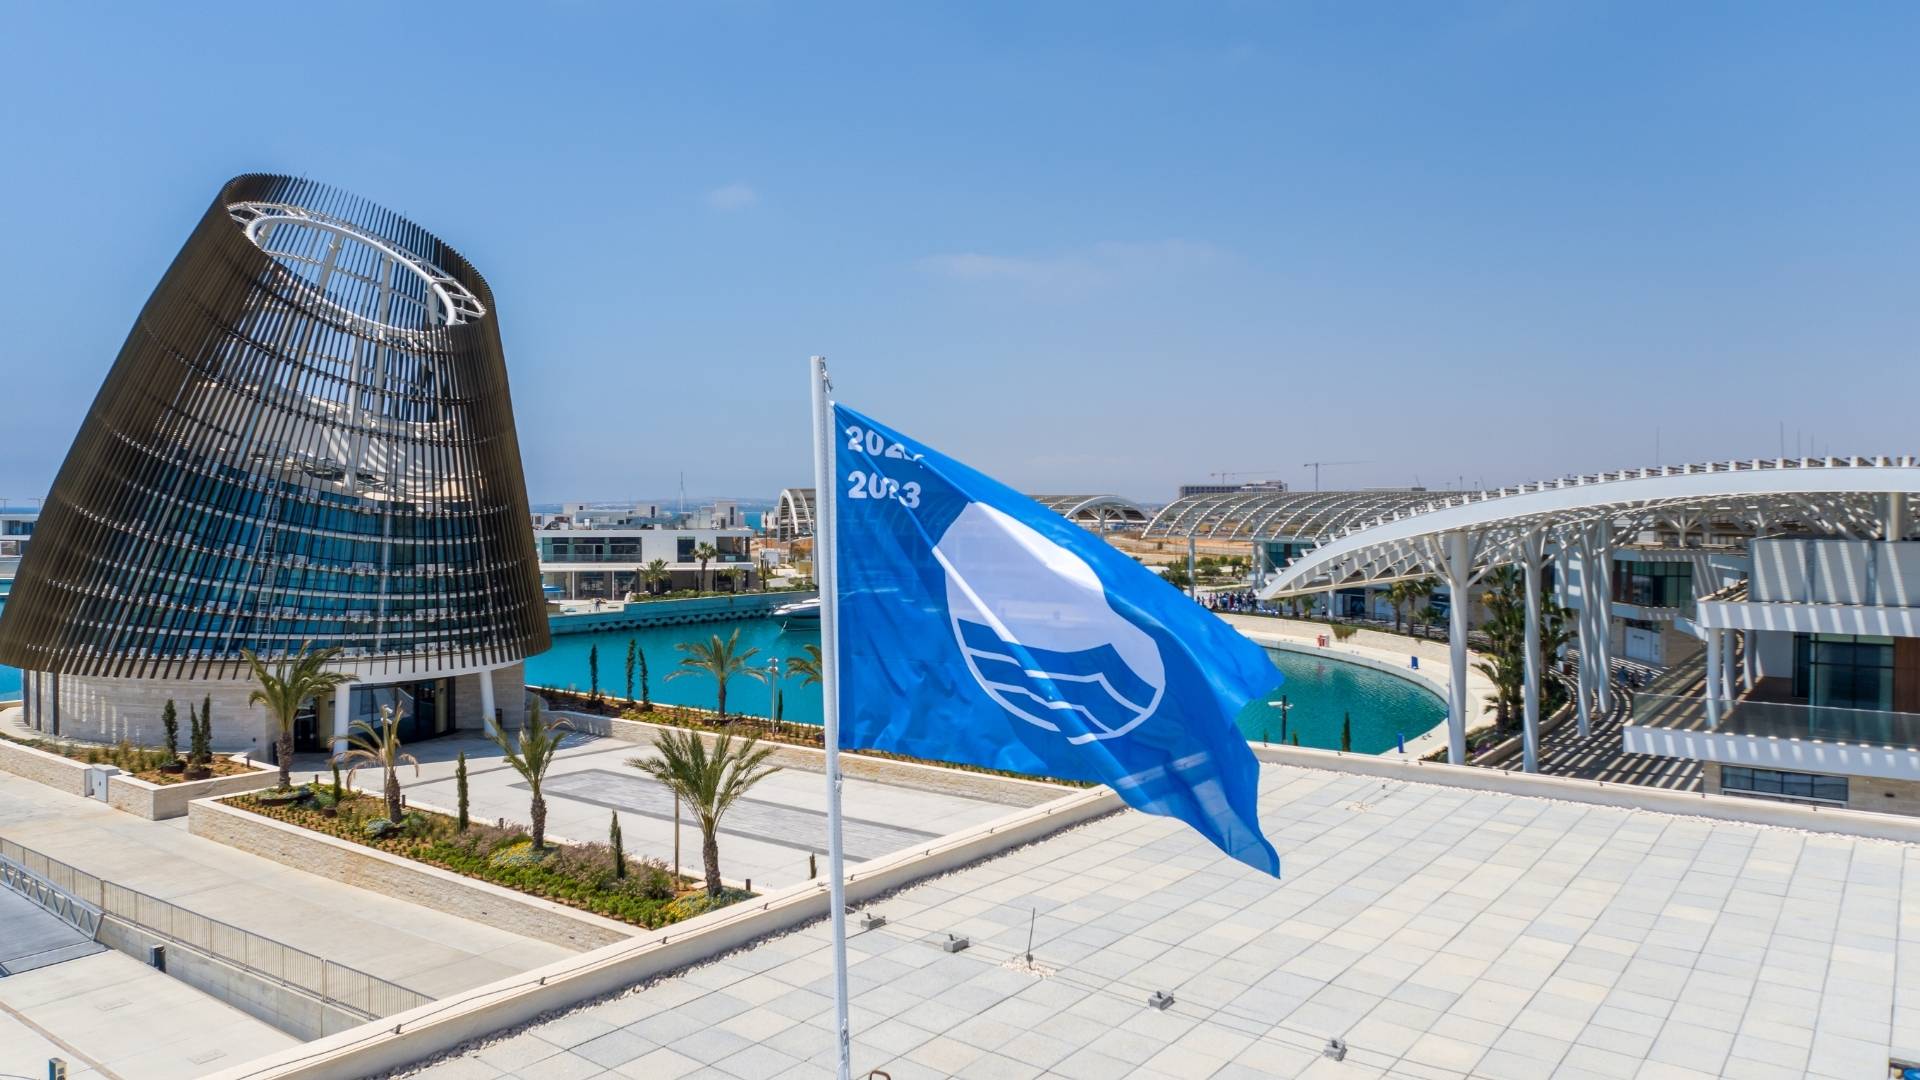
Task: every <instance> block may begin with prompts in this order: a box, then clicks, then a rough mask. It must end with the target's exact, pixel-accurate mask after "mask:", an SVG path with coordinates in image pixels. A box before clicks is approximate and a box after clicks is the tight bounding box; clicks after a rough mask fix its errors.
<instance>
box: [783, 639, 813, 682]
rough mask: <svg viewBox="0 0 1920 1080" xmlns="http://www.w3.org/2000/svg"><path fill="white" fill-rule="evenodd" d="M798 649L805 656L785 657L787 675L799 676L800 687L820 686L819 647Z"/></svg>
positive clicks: (804, 646) (806, 646) (803, 646)
mask: <svg viewBox="0 0 1920 1080" xmlns="http://www.w3.org/2000/svg"><path fill="white" fill-rule="evenodd" d="M800 649H801V651H802V652H805V653H806V654H807V655H805V656H789V657H787V674H788V675H798V676H800V677H801V678H800V685H801V686H818V685H820V679H821V674H820V664H821V660H820V646H818V645H802V646H800Z"/></svg>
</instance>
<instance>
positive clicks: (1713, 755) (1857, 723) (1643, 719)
mask: <svg viewBox="0 0 1920 1080" xmlns="http://www.w3.org/2000/svg"><path fill="white" fill-rule="evenodd" d="M1779 687H1780V683H1779V682H1778V681H1777V680H1764V679H1763V680H1761V682H1760V684H1759V685H1758V686H1756V687H1755V688H1754V689H1753V690H1751V691H1746V692H1743V693H1740V694H1737V695H1735V697H1734V698H1733V700H1732V701H1731V702H1728V703H1724V704H1723V705H1722V706H1721V714H1720V722H1719V723H1718V724H1715V725H1709V723H1708V722H1707V699H1706V692H1705V676H1704V674H1703V673H1702V672H1701V671H1699V670H1697V669H1696V670H1692V671H1686V672H1675V673H1672V674H1670V675H1669V676H1668V677H1666V678H1664V679H1662V680H1660V682H1659V683H1658V684H1656V685H1655V686H1654V687H1652V688H1651V690H1648V691H1641V692H1639V693H1636V694H1635V695H1634V697H1633V715H1632V718H1631V719H1630V720H1629V721H1628V722H1627V724H1626V726H1625V727H1623V728H1622V730H1621V745H1622V749H1624V750H1626V751H1628V752H1629V753H1640V754H1659V755H1663V756H1667V757H1679V758H1689V759H1693V760H1698V761H1717V762H1720V763H1723V764H1728V765H1747V766H1756V767H1759V768H1769V769H1788V770H1794V771H1800V772H1814V773H1832V774H1845V775H1861V776H1880V777H1886V778H1890V779H1900V780H1920V713H1905V712H1894V711H1892V710H1883V709H1844V708H1833V707H1829V706H1815V705H1805V704H1800V703H1797V702H1794V701H1789V700H1783V699H1782V696H1781V694H1780V693H1779Z"/></svg>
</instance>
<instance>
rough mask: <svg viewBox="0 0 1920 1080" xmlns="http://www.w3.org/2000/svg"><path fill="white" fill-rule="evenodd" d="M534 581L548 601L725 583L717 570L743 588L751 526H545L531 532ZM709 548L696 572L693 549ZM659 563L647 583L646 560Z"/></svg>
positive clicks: (748, 574) (751, 576)
mask: <svg viewBox="0 0 1920 1080" xmlns="http://www.w3.org/2000/svg"><path fill="white" fill-rule="evenodd" d="M533 535H534V543H535V544H536V545H537V547H538V552H539V559H540V583H541V586H542V588H543V590H544V591H545V593H546V596H547V598H548V599H549V600H620V599H624V598H625V597H626V596H627V594H629V593H644V592H648V591H650V590H663V589H695V588H719V589H724V588H726V587H727V585H726V581H727V579H726V578H725V577H723V576H722V575H723V574H724V573H731V572H734V571H738V572H739V574H740V575H741V580H738V581H735V582H733V585H734V587H735V588H737V589H741V590H745V589H747V588H750V587H753V586H756V585H758V583H759V578H758V577H757V575H756V572H755V571H754V569H753V530H751V529H748V528H745V527H740V528H728V529H677V528H671V527H667V526H659V525H611V526H597V525H596V526H593V527H590V528H587V527H576V526H572V525H551V524H550V525H548V526H545V527H543V528H540V529H538V530H536V531H535V532H534V534H533ZM703 544H704V545H709V546H711V547H712V548H713V551H714V555H713V557H712V558H710V559H709V560H708V561H707V565H706V570H705V576H704V577H703V576H702V571H701V567H700V558H699V552H700V548H701V546H702V545H703ZM655 560H658V561H660V562H662V563H664V564H665V571H666V574H667V578H666V580H665V581H664V582H659V583H653V584H651V585H650V584H649V582H648V581H647V567H648V564H650V563H652V562H654V561H655Z"/></svg>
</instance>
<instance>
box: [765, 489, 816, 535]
mask: <svg viewBox="0 0 1920 1080" xmlns="http://www.w3.org/2000/svg"><path fill="white" fill-rule="evenodd" d="M773 535H774V536H775V537H776V538H777V539H780V540H798V539H799V538H800V537H803V536H812V535H813V489H812V488H784V489H782V490H781V492H780V499H779V501H778V503H777V504H776V505H775V506H774V508H773Z"/></svg>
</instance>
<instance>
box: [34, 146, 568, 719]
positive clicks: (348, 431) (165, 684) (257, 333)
mask: <svg viewBox="0 0 1920 1080" xmlns="http://www.w3.org/2000/svg"><path fill="white" fill-rule="evenodd" d="M527 520H528V507H527V496H526V483H525V480H524V478H523V476H522V473H521V467H520V450H519V443H518V440H517V438H516V435H515V432H514V424H513V411H512V403H511V399H510V397H509V395H508V389H507V369H506V360H505V357H504V355H503V352H502V349H501V345H500V335H499V330H498V323H497V322H496V319H495V312H494V300H493V294H492V292H491V290H490V289H489V288H488V286H487V283H486V280H485V279H484V278H482V277H481V276H480V274H479V272H478V271H477V270H475V269H474V268H473V266H472V265H471V264H470V263H468V262H467V260H466V259H464V258H462V257H461V255H460V254H459V253H458V252H456V251H454V250H453V249H452V248H451V247H448V246H447V245H446V244H445V243H443V242H442V241H440V240H439V239H438V238H437V237H435V236H433V235H432V234H430V233H428V232H427V231H426V230H424V229H422V228H420V227H419V226H418V225H415V224H413V223H412V222H410V221H407V220H406V219H405V218H402V217H400V216H398V215H396V214H393V213H391V212H389V211H386V210H383V209H381V208H379V207H377V206H374V205H373V204H371V203H368V202H366V201H365V200H362V199H359V198H357V197H355V196H352V195H349V194H347V193H346V192H343V191H339V190H337V189H334V188H330V187H326V186H324V185H321V184H318V183H315V182H312V181H309V180H301V179H294V178H291V177H284V176H264V175H249V176H242V177H239V178H238V179H235V180H233V181H232V182H230V183H228V184H227V185H226V186H225V187H224V188H222V189H221V191H220V193H219V195H218V196H217V197H216V198H215V199H214V201H213V204H212V205H211V206H210V207H209V208H208V209H207V211H206V213H205V214H204V215H203V216H202V217H201V219H200V222H199V224H198V225H197V226H196V227H195V228H194V230H193V233H192V234H191V235H190V236H189V237H188V238H187V242H186V245H185V246H184V247H183V248H182V249H181V250H180V253H179V255H177V256H176V257H175V258H174V261H173V264H172V265H171V266H170V267H169V268H168V270H167V272H166V274H165V276H163V277H162V278H161V280H160V283H159V285H158V286H157V287H156V288H155V289H154V292H153V296H152V298H151V299H150V300H149V301H148V302H147V305H146V307H145V309H144V310H143V311H142V312H141V314H140V317H139V319H138V320H137V321H136V322H135V324H134V328H133V332H132V334H131V335H129V337H128V338H127V341H126V344H125V345H124V346H123V347H122V348H121V350H120V354H119V356H118V358H117V359H116V360H115V361H114V364H113V367H112V369H111V370H110V371H109V372H108V373H107V377H106V380H105V382H104V383H103V384H102V386H101V388H100V392H99V395H98V396H97V397H96V398H95V399H94V402H93V406H92V408H91V409H89V410H88V412H87V416H86V420H85V422H84V423H83V424H82V426H81V428H80V432H79V434H78V435H77V436H76V438H75V439H74V442H73V446H72V449H71V450H69V451H68V453H67V458H66V462H65V464H63V465H62V466H61V468H60V472H59V475H58V477H57V478H56V479H55V481H54V485H53V490H52V493H51V495H50V496H49V497H48V499H47V501H46V505H45V507H44V509H43V511H42V513H41V515H40V519H39V521H38V523H37V525H36V526H35V529H34V533H33V543H32V545H31V547H30V548H29V549H28V550H27V551H26V552H25V555H24V557H23V558H22V559H21V563H20V569H19V574H18V576H17V577H16V579H15V580H14V583H13V587H12V592H11V595H10V596H9V597H8V598H7V603H6V606H5V608H4V610H3V611H0V664H7V665H11V666H14V667H18V668H21V669H23V671H24V678H23V682H24V686H23V702H24V707H25V715H26V720H27V722H28V723H29V724H31V725H32V726H33V727H35V728H38V729H40V730H42V731H45V732H48V733H50V734H60V735H64V736H70V737H76V738H82V739H97V740H102V741H114V740H119V739H123V738H124V739H128V740H131V741H132V742H135V743H140V744H146V745H154V744H157V743H159V742H160V740H161V725H160V716H161V711H162V708H163V707H164V705H165V703H166V702H167V701H168V700H169V699H171V700H173V701H175V702H176V703H177V704H178V707H179V712H180V714H181V719H182V723H183V726H184V721H185V713H186V708H187V706H188V705H189V704H197V703H198V702H199V701H201V700H202V699H203V698H207V699H211V702H212V721H213V723H212V726H213V741H214V746H215V747H216V748H217V749H223V750H240V749H251V750H254V751H256V752H257V753H259V754H260V756H262V757H266V756H267V755H268V754H270V752H271V751H270V747H271V745H272V742H273V738H274V732H272V731H271V730H270V728H269V721H268V719H267V717H266V715H265V713H264V712H263V711H262V710H261V709H259V708H257V707H255V706H252V705H250V704H248V702H247V696H248V694H249V693H250V691H251V690H252V689H253V687H254V683H253V682H252V679H251V676H250V671H249V667H248V665H247V663H246V662H245V660H244V658H243V657H242V650H253V651H255V652H257V653H258V654H260V655H262V656H263V657H267V658H273V657H280V656H285V655H287V654H289V653H293V652H295V651H297V650H300V649H302V648H303V647H308V646H311V647H338V648H339V649H340V650H341V653H340V655H339V657H338V658H337V660H336V661H335V662H334V664H333V667H334V668H335V669H337V670H339V671H341V672H344V673H346V674H349V675H351V676H352V677H353V678H354V680H355V681H354V682H353V683H352V684H350V685H349V686H347V687H344V688H342V689H340V690H338V691H336V692H334V693H333V694H332V695H330V699H329V700H326V701H323V702H320V703H318V705H319V707H318V708H317V709H316V710H314V711H313V712H311V713H310V714H309V715H307V716H305V717H303V718H302V720H301V722H300V724H299V726H298V728H297V740H296V741H297V743H298V745H300V746H302V747H310V748H315V749H317V748H321V747H324V746H325V745H326V744H327V743H328V742H329V741H331V739H332V738H334V737H336V736H339V735H342V734H344V733H345V731H346V730H347V728H348V725H349V723H350V722H351V721H353V720H356V719H362V720H372V719H374V718H376V717H377V716H378V713H379V709H380V707H381V706H384V705H392V706H395V707H397V708H398V709H399V710H400V712H401V713H402V715H403V717H404V723H403V725H402V730H403V737H404V738H405V739H406V740H407V741H410V742H411V741H417V740H419V739H421V738H426V737H430V736H433V735H438V734H443V733H446V732H449V731H452V730H454V729H456V728H465V729H475V730H477V729H479V728H480V727H482V725H483V724H486V723H491V722H493V721H494V720H495V719H496V718H499V719H503V720H504V721H505V722H507V723H509V724H512V723H516V722H517V721H518V718H519V716H520V715H521V713H522V710H523V703H524V701H525V693H524V690H523V679H522V677H521V671H522V665H521V662H522V660H523V659H524V658H525V657H526V656H528V655H530V654H533V653H539V652H542V651H544V650H545V649H546V648H547V647H548V645H549V644H550V638H549V635H548V630H547V620H546V609H545V605H544V604H543V603H542V602H541V597H540V586H539V577H538V571H537V568H536V563H535V559H534V548H533V544H532V536H531V534H530V533H529V531H528V529H527V527H526V522H527Z"/></svg>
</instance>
